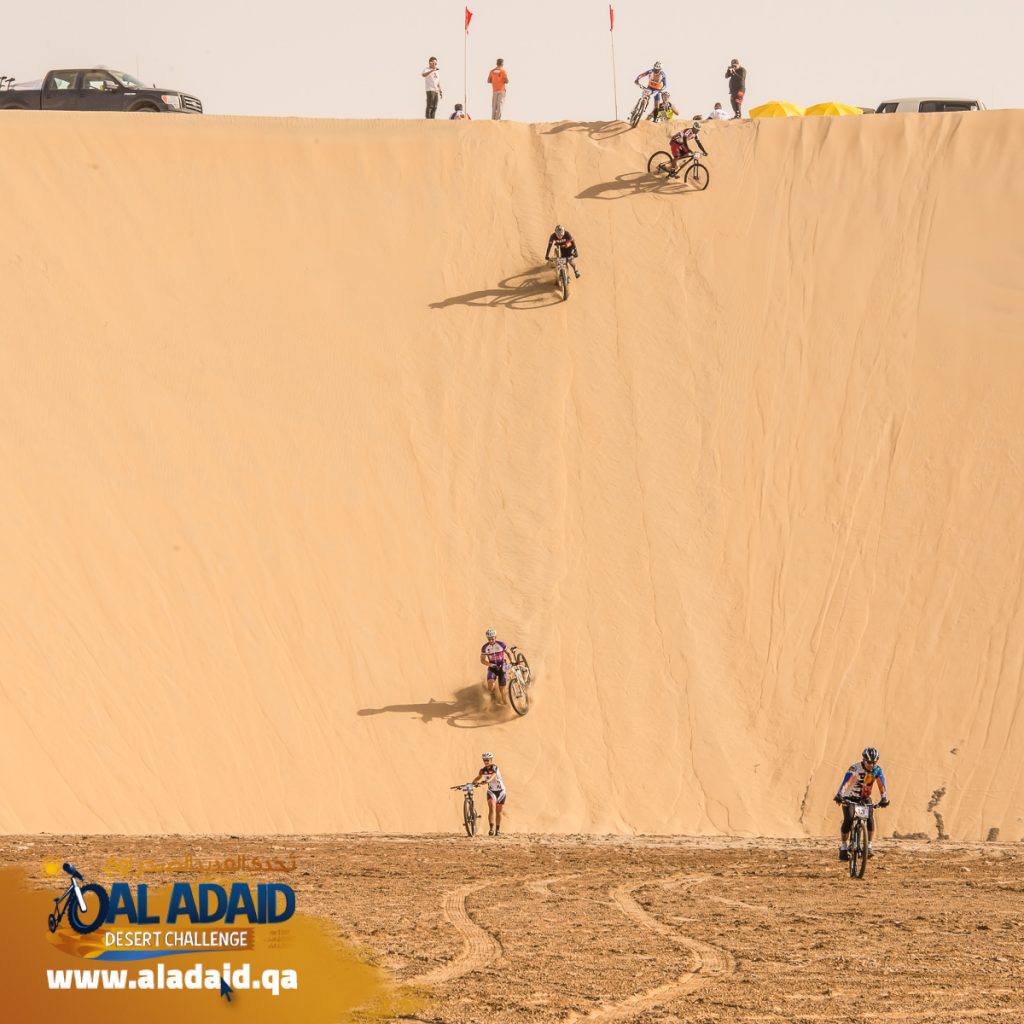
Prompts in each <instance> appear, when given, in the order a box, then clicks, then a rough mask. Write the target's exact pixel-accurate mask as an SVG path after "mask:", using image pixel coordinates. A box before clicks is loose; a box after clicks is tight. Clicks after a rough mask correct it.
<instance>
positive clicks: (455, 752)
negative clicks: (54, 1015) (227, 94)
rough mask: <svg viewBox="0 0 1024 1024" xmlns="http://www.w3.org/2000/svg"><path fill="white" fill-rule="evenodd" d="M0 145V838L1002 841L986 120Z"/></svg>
mask: <svg viewBox="0 0 1024 1024" xmlns="http://www.w3.org/2000/svg"><path fill="white" fill-rule="evenodd" d="M0 134H2V138H3V143H4V147H3V148H4V159H3V161H2V162H0V223H2V224H3V253H4V258H3V263H2V272H0V344H2V356H3V373H2V374H0V410H2V417H3V419H2V429H0V446H2V449H0V460H2V462H0V464H2V466H3V473H2V474H0V564H2V565H3V572H2V574H0V664H2V673H0V712H2V713H0V723H2V725H0V773H2V775H3V777H4V778H5V779H8V780H15V781H16V784H14V785H7V786H4V787H3V790H2V791H0V830H2V831H4V832H8V833H12V832H38V831H40V830H46V831H51V832H54V831H59V832H62V833H95V832H118V833H143V832H161V833H167V832H217V833H229V832H230V833H256V832H291V833H319V832H338V831H351V830H357V831H372V830H378V829H379V830H385V831H393V832H394V831H400V832H406V833H408V832H436V831H439V830H444V829H448V828H454V826H455V825H456V824H457V815H458V805H457V799H456V798H455V795H454V794H452V793H450V792H449V791H448V788H447V787H448V786H450V785H451V784H453V783H456V782H461V781H465V780H466V779H467V778H469V777H470V776H471V774H472V773H473V771H474V770H475V768H476V766H477V765H478V764H479V755H480V752H481V750H483V749H490V750H493V751H494V752H495V754H496V757H497V761H498V764H499V765H500V766H501V768H502V771H503V773H504V775H505V779H506V782H507V784H508V786H509V792H510V797H509V806H508V818H507V821H506V829H507V830H508V831H509V832H511V833H518V834H524V833H529V832H531V831H536V832H540V831H543V832H548V833H557V832H566V833H567V832H589V833H617V834H631V833H661V834H667V833H675V834H680V833H683V834H692V835H705V836H715V835H726V834H727V835H738V836H752V835H766V836H777V837H804V836H820V835H831V834H832V832H833V831H834V828H835V817H836V815H835V813H834V812H835V808H834V807H833V805H832V804H831V802H830V801H831V796H832V794H833V793H834V791H835V789H836V786H837V784H838V782H839V779H840V778H841V775H842V772H843V770H844V769H845V767H847V766H848V765H849V764H850V763H851V761H853V760H854V759H855V758H856V757H857V756H858V753H859V751H860V749H861V748H862V747H863V746H864V745H865V744H866V743H871V744H874V745H876V746H878V747H879V748H880V749H881V751H882V759H883V764H884V766H885V769H886V773H887V775H888V778H889V781H890V787H891V790H892V794H891V795H892V798H893V807H892V808H891V809H890V811H889V812H887V814H888V816H887V818H886V819H885V822H884V826H883V827H884V829H885V830H886V832H887V833H891V832H899V833H902V834H911V833H922V834H924V835H926V836H928V837H931V838H933V839H934V838H936V837H937V836H939V835H940V834H946V835H949V836H950V837H952V838H953V839H965V840H981V839H985V838H986V837H987V836H988V835H989V833H990V830H991V829H998V830H999V832H998V837H999V838H1000V839H1002V840H1011V841H1018V840H1020V839H1021V838H1022V837H1024V820H1022V819H1024V798H1022V796H1021V794H1020V786H1019V780H1020V772H1021V764H1022V754H1024V717H1022V716H1021V715H1020V713H1019V711H1020V704H1021V699H1022V671H1024V598H1022V579H1024V534H1022V531H1021V528H1020V510H1021V508H1022V507H1024V429H1022V428H1024V405H1022V403H1021V400H1020V395H1021V382H1022V380H1024V348H1022V346H1021V340H1022V331H1021V324H1022V322H1024V289H1022V288H1021V280H1022V278H1024V249H1022V247H1021V244H1020V230H1019V226H1020V224H1021V223H1022V222H1024V189H1022V188H1021V185H1020V181H1019V173H1018V167H1017V164H1018V162H1019V161H1018V160H1017V154H1019V153H1020V152H1021V151H1022V148H1024V114H1022V113H1020V112H990V113H982V114H967V115H958V114H949V115H929V116H921V117H918V116H892V117H864V118H849V119H828V118H822V119H817V118H815V119H808V120H806V121H804V120H800V119H787V120H786V121H784V122H781V123H766V122H762V123H750V122H746V123H741V124H722V125H715V126H713V127H712V128H711V129H709V130H708V132H707V134H706V139H707V142H706V144H707V147H708V149H709V151H710V154H711V156H710V159H709V161H708V166H709V167H710V169H711V184H710V187H709V188H708V189H707V191H706V192H703V193H691V192H688V191H687V190H686V189H685V188H682V187H681V186H678V185H675V184H672V185H671V186H664V185H658V184H656V183H655V182H654V181H653V180H652V179H650V178H649V177H647V175H646V174H645V173H644V170H645V167H646V162H647V157H648V155H649V154H650V153H651V152H652V151H653V150H655V149H659V148H664V145H665V140H666V136H667V132H665V131H663V130H660V129H655V128H654V127H652V126H643V127H641V128H639V129H637V130H636V131H634V132H629V133H622V132H620V131H619V129H618V128H616V127H615V126H604V125H597V124H574V123H564V124H557V125H537V126H529V125H522V124H511V123H503V124H490V123H476V122H474V123H472V124H450V123H443V122H437V123H418V122H417V123H408V122H359V123H345V122H329V121H315V120H309V121H299V120H283V119H282V120H271V119H268V120H258V119H242V118H238V119H233V118H215V117H205V118H201V119H200V118H195V119H186V118H180V119H176V118H160V117H153V118H135V117H128V116H117V115H61V114H30V113H25V114H21V113H19V114H16V115H12V116H7V117H4V118H3V119H2V121H0ZM556 220H560V221H563V222H564V223H565V224H566V225H567V226H568V227H569V228H570V230H571V231H572V232H573V233H574V234H575V235H576V237H577V239H578V240H579V244H580V252H581V258H580V267H581V269H582V271H583V278H582V280H581V281H580V282H578V284H576V286H575V287H574V288H573V293H572V295H571V298H570V299H569V301H568V302H567V303H562V304H560V303H558V302H557V301H556V296H555V294H554V291H553V289H552V288H551V287H550V284H549V280H550V275H549V272H547V271H546V270H541V269H540V264H541V262H542V260H541V257H542V255H543V247H544V244H545V242H546V239H547V236H548V233H549V232H550V231H551V229H552V227H553V225H554V223H555V221H556ZM491 625H493V626H494V627H495V628H497V629H498V632H499V636H500V637H501V638H502V639H505V640H507V641H509V642H515V643H518V644H520V645H521V647H522V648H523V650H524V651H526V653H527V654H528V655H529V657H530V660H531V662H532V663H533V664H534V666H535V668H536V670H537V684H536V687H535V689H534V696H535V698H536V703H535V706H534V707H533V709H532V710H531V712H530V714H529V715H528V716H527V717H525V718H523V719H521V720H520V719H514V718H513V716H512V715H511V714H510V713H508V712H500V711H499V712H496V711H493V710H492V709H491V708H489V707H488V705H487V703H486V702H485V701H484V700H483V699H482V698H481V695H480V680H481V667H480V665H479V664H478V661H477V656H478V652H479V648H480V645H481V644H482V643H483V631H484V629H485V627H487V626H491ZM673 870H674V869H673ZM702 870H703V869H702ZM669 873H670V872H668V871H666V875H668V874H669ZM567 884H568V883H567ZM683 891H684V890H682V889H680V888H678V887H677V888H671V887H669V888H667V889H665V891H664V892H662V891H661V890H659V889H657V887H655V889H654V890H652V892H651V893H649V894H648V895H649V896H650V897H651V899H652V900H656V901H657V900H665V899H676V898H679V894H680V893H681V892H683ZM734 895H735V898H737V899H744V900H746V899H748V897H749V898H750V899H753V898H754V897H753V896H752V895H751V894H750V893H746V894H744V893H743V892H737V893H735V894H734ZM540 898H541V897H540V896H538V899H540ZM602 898H603V897H602Z"/></svg>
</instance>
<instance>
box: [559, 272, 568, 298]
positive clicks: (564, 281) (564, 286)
mask: <svg viewBox="0 0 1024 1024" xmlns="http://www.w3.org/2000/svg"><path fill="white" fill-rule="evenodd" d="M558 287H559V289H560V290H561V292H562V301H563V302H565V300H566V299H567V298H569V271H568V270H566V269H565V267H562V269H561V270H559V271H558Z"/></svg>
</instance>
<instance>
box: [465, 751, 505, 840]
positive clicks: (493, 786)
mask: <svg viewBox="0 0 1024 1024" xmlns="http://www.w3.org/2000/svg"><path fill="white" fill-rule="evenodd" d="M481 757H482V760H483V762H484V766H483V767H482V768H481V769H480V771H478V772H477V773H476V778H475V779H474V780H473V785H474V786H480V785H482V784H483V783H485V782H486V783H487V824H488V829H487V834H488V835H489V836H495V837H497V836H500V835H501V812H502V811H503V810H504V809H505V800H506V799H507V798H508V793H507V792H506V791H505V783H504V781H502V778H501V771H500V769H499V768H498V766H497V765H496V764H495V763H494V755H493V754H492V753H491V752H490V751H489V750H488V751H485V752H484V753H483V754H482V755H481Z"/></svg>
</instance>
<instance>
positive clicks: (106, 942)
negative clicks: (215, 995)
mask: <svg viewBox="0 0 1024 1024" xmlns="http://www.w3.org/2000/svg"><path fill="white" fill-rule="evenodd" d="M63 867H64V872H65V874H67V875H68V877H69V879H70V884H69V885H68V887H67V889H65V890H64V892H63V894H62V895H60V896H58V897H57V898H55V899H54V901H53V904H54V906H53V912H52V913H51V914H50V915H49V918H48V919H47V923H48V925H49V928H50V941H51V942H52V943H53V945H55V946H57V947H58V948H59V949H61V950H62V951H63V952H65V953H70V954H71V955H73V956H80V957H84V958H86V959H89V960H121V961H123V960H145V959H150V958H153V957H161V956H169V955H172V954H177V953H193V954H194V953H209V952H214V951H223V950H235V951H239V950H247V949H250V950H251V949H252V948H253V947H254V944H255V931H256V927H258V926H265V925H280V924H282V923H283V922H285V921H287V920H288V919H289V918H290V917H291V916H292V915H293V914H294V913H295V891H294V890H293V889H292V887H291V886H290V885H285V884H283V883H280V882H261V883H259V884H258V885H256V886H253V885H251V884H250V883H248V882H233V883H232V884H231V885H230V886H228V887H225V886H223V885H219V884H217V883H214V882H175V883H174V884H173V885H171V886H169V887H168V886H163V887H160V888H158V889H156V890H153V891H151V890H150V887H149V886H148V885H146V884H145V883H139V884H137V885H134V886H133V885H131V884H129V883H128V882H114V883H112V884H111V886H110V890H109V892H108V891H107V889H105V888H104V887H103V886H102V885H98V884H97V883H95V882H90V883H88V884H86V883H85V878H84V877H83V876H82V873H81V872H80V871H79V870H78V869H77V868H76V867H75V866H74V865H73V864H69V863H68V862H66V861H65V862H64V865H63ZM65 917H66V918H67V923H68V924H69V925H70V931H69V930H68V929H66V928H62V927H61V925H62V923H63V921H64V919H65Z"/></svg>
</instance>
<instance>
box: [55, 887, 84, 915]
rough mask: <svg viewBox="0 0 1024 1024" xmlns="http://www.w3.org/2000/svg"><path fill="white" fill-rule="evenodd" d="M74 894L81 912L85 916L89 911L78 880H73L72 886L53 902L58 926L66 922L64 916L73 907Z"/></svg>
mask: <svg viewBox="0 0 1024 1024" xmlns="http://www.w3.org/2000/svg"><path fill="white" fill-rule="evenodd" d="M72 893H74V895H75V899H76V900H77V901H78V909H79V910H81V911H82V913H83V914H84V913H86V911H87V910H88V908H87V907H86V905H85V897H84V896H83V895H82V890H81V888H80V887H79V885H78V879H77V878H72V879H71V884H70V885H69V886H68V887H67V888H66V889H65V890H64V892H63V893H62V894H61V895H60V896H58V897H57V898H56V899H55V900H54V901H53V909H54V911H55V915H56V918H57V923H58V924H60V922H61V921H63V920H64V915H65V914H66V913H67V912H68V907H69V906H70V905H71V894H72ZM62 904H63V905H62Z"/></svg>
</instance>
